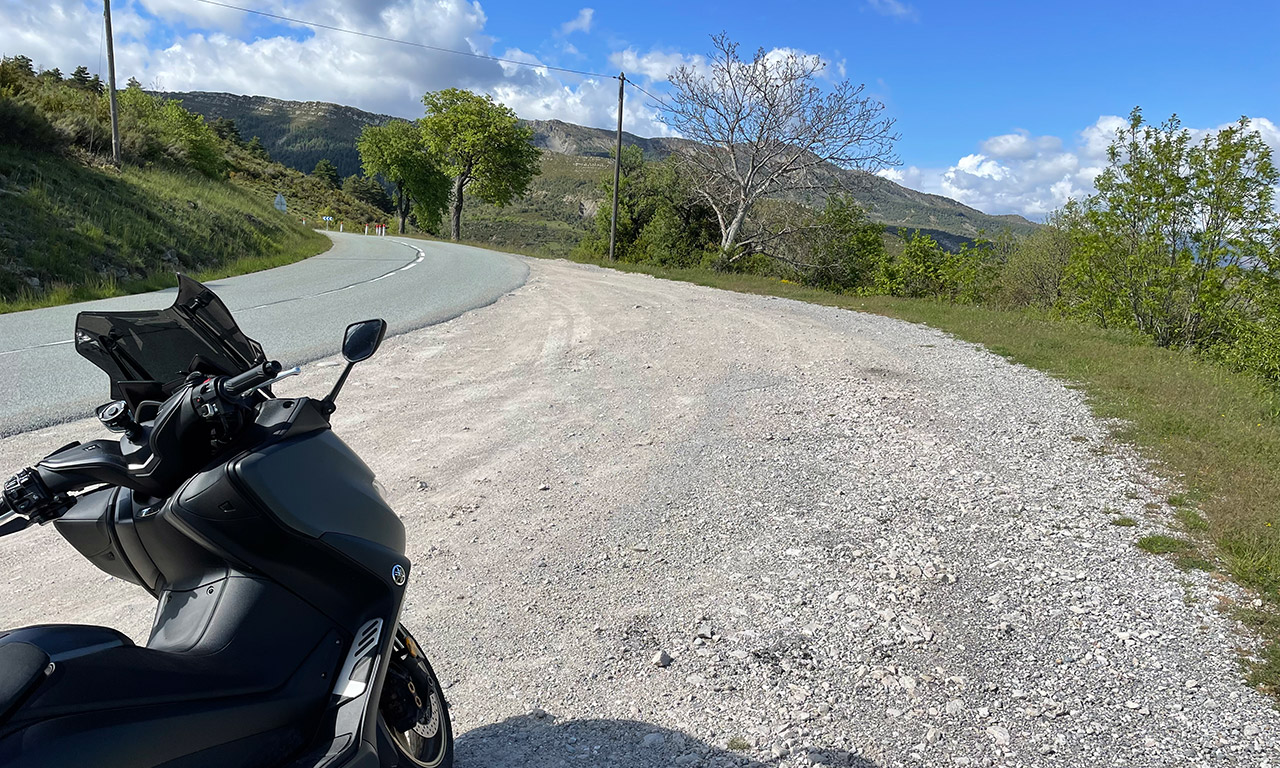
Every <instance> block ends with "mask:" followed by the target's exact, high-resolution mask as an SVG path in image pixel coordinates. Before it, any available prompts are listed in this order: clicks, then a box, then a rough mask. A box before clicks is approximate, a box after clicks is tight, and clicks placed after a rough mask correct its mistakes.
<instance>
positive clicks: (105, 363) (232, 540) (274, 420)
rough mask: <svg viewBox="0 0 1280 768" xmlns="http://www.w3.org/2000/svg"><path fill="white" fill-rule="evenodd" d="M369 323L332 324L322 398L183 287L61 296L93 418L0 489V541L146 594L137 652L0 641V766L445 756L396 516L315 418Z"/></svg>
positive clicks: (290, 763) (324, 763)
mask: <svg viewBox="0 0 1280 768" xmlns="http://www.w3.org/2000/svg"><path fill="white" fill-rule="evenodd" d="M385 332H386V323H385V322H384V321H382V320H368V321H365V322H361V323H355V324H353V325H351V326H350V327H348V328H347V333H346V338H345V339H344V340H343V344H342V353H343V356H344V357H345V358H346V359H347V361H348V363H347V366H346V368H345V369H344V370H343V371H342V374H341V376H340V378H339V379H338V382H337V384H335V385H334V387H333V390H332V391H331V392H330V393H329V394H328V396H326V397H325V398H324V399H322V400H315V399H311V398H306V397H300V398H296V399H293V398H276V397H275V396H274V395H272V393H271V385H272V384H273V383H274V382H275V381H277V380H278V379H280V378H283V377H284V376H288V375H291V374H293V373H296V372H297V370H298V369H294V370H292V371H289V372H284V373H282V372H281V366H280V364H279V363H276V362H270V361H268V360H267V359H266V356H265V355H264V354H263V352H262V347H261V346H260V345H259V344H258V343H257V342H255V341H253V340H252V339H249V338H247V337H246V336H245V335H244V334H243V333H242V332H241V331H240V329H239V328H238V327H237V326H236V323H235V321H234V320H233V319H232V318H231V314H230V313H229V312H228V311H227V308H226V306H225V305H224V304H223V303H222V301H221V300H220V299H218V297H217V296H216V295H214V293H213V292H212V291H210V290H209V289H208V288H206V287H205V286H203V285H201V284H200V283H198V282H196V281H194V280H191V279H189V278H187V277H184V276H179V290H178V298H177V300H176V302H175V303H174V305H173V306H172V307H170V308H168V309H164V310H160V311H154V312H114V313H101V312H82V313H80V315H79V317H78V318H77V322H76V331H75V345H76V349H77V351H78V352H79V353H80V354H81V355H83V356H84V357H86V358H88V359H89V360H90V361H91V362H93V363H94V364H95V365H97V366H98V367H99V368H101V369H103V370H104V371H106V372H107V374H108V375H109V376H110V377H111V388H112V395H113V397H115V398H117V399H116V400H115V401H114V402H111V403H108V404H107V405H104V406H102V407H100V408H99V409H98V411H97V415H98V418H99V419H100V420H101V421H102V423H103V424H104V425H105V426H106V427H107V429H110V430H112V431H113V432H118V433H120V437H119V439H118V440H92V441H90V442H87V443H83V444H81V443H72V444H71V445H68V446H65V447H63V448H60V449H58V450H57V451H55V452H54V453H52V454H50V455H49V456H47V457H45V458H44V459H42V460H41V461H40V462H39V463H37V464H36V465H35V466H34V467H31V468H29V469H25V470H23V471H21V472H19V473H18V474H17V475H15V476H13V477H12V478H11V479H10V480H8V481H7V482H6V483H5V484H4V488H3V501H2V502H0V535H8V534H13V533H16V532H18V531H21V530H22V529H24V528H26V527H28V526H30V525H32V524H41V525H43V524H46V523H52V524H53V526H54V527H55V528H56V529H57V530H58V532H59V533H60V534H62V536H63V537H64V538H66V540H67V541H69V542H70V543H71V544H72V546H74V547H75V548H76V549H77V550H79V551H80V553H81V554H83V555H84V556H85V557H87V558H89V560H90V561H92V562H93V564H94V565H96V566H97V567H98V568H100V569H102V570H103V571H106V572H107V573H109V574H111V575H112V576H115V577H117V578H120V579H124V580H126V581H130V582H133V583H134V584H138V585H139V586H141V587H142V588H143V589H146V590H147V591H148V592H150V593H151V594H152V595H154V596H155V597H156V599H157V600H158V601H159V604H158V606H157V608H156V614H155V621H154V624H153V626H152V629H151V636H150V638H149V639H148V641H147V644H146V646H145V647H142V646H137V645H135V644H134V643H133V642H132V641H130V639H129V638H128V637H126V636H125V635H123V634H121V633H120V632H117V631H116V630H114V629H108V628H105V627H91V626H78V625H41V626H33V627H24V628H22V629H15V630H11V631H8V632H3V633H0V766H58V767H60V768H66V767H70V766H86V767H92V768H142V767H143V766H146V767H148V768H149V767H151V766H163V768H197V767H200V768H206V767H207V768H214V767H215V766H216V767H217V768H232V767H239V766H245V767H249V766H263V767H264V768H265V767H266V766H272V767H273V768H274V767H276V766H281V767H287V768H382V767H383V766H386V767H390V766H447V765H450V764H451V763H452V760H453V732H452V728H451V725H450V723H449V715H448V709H447V708H446V705H445V701H444V696H443V694H442V692H441V688H440V683H439V681H438V680H437V678H436V675H435V672H434V671H433V670H432V668H431V665H430V663H428V661H427V658H426V656H425V655H424V654H423V651H422V648H421V646H419V645H418V643H417V642H416V641H415V640H414V638H413V636H412V635H411V634H410V633H409V631H408V630H407V629H406V628H405V627H404V626H403V625H402V624H400V623H399V617H400V610H401V606H402V604H403V602H404V589H405V582H406V581H407V579H408V577H409V568H410V565H409V561H408V559H406V558H405V554H404V551H405V533H404V526H403V525H402V524H401V522H400V520H399V518H397V517H396V514H395V512H393V511H392V510H391V508H390V507H389V506H388V505H387V503H386V501H385V500H384V498H383V492H382V488H381V486H379V485H378V483H377V482H376V481H375V480H374V476H373V472H371V471H370V470H369V468H368V467H367V466H365V464H364V462H362V461H361V460H360V458H359V457H358V456H356V454H355V453H354V452H353V451H352V450H351V449H350V448H349V447H347V445H346V444H345V443H344V442H343V441H342V440H340V439H339V438H338V437H337V436H336V435H334V433H333V431H332V430H331V429H330V426H329V417H330V415H331V414H332V413H333V412H334V398H335V397H336V396H337V394H338V391H339V390H340V389H341V387H342V385H343V383H344V382H345V381H346V378H347V375H348V374H349V373H350V371H351V368H352V366H353V365H354V364H355V363H357V362H360V361H362V360H366V359H368V358H369V357H371V356H372V355H373V354H374V352H375V351H377V349H378V346H379V345H380V344H381V342H382V337H383V335H384V334H385Z"/></svg>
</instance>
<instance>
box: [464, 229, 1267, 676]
mask: <svg viewBox="0 0 1280 768" xmlns="http://www.w3.org/2000/svg"><path fill="white" fill-rule="evenodd" d="M476 245H483V244H482V243H476ZM527 255H531V256H546V254H545V253H538V252H530V253H528V254H527ZM590 263H595V264H600V265H601V266H612V267H615V268H617V269H621V270H624V271H629V272H640V273H644V274H650V275H653V276H655V277H661V278H666V279H671V280H682V281H686V282H691V283H697V284H699V285H706V286H710V287H714V288H722V289H725V290H731V291H738V292H741V293H752V294H764V295H770V296H780V297H784V298H790V299H798V300H800V301H807V302H812V303H815V304H824V305H828V306H834V307H841V308H844V309H852V310H857V311H862V312H872V313H876V314H880V315H886V316H889V317H895V318H899V319H902V320H907V321H910V322H915V323H924V324H927V325H930V326H933V327H935V328H939V329H941V330H943V331H947V332H948V333H951V334H953V335H955V336H956V337H958V338H961V339H963V340H965V341H970V342H974V343H978V344H982V345H984V346H985V347H987V348H988V349H990V350H991V351H993V352H995V353H997V354H999V355H1002V356H1004V357H1006V358H1008V359H1009V360H1012V361H1014V362H1018V363H1021V364H1023V365H1027V366H1029V367H1032V368H1036V369H1039V370H1041V371H1044V372H1046V373H1049V374H1050V375H1053V376H1055V377H1057V378H1060V379H1062V380H1064V381H1066V382H1068V386H1072V387H1076V388H1079V389H1081V390H1082V391H1083V392H1084V393H1085V395H1086V396H1087V397H1088V400H1089V403H1090V405H1091V406H1092V408H1093V410H1094V412H1095V413H1096V414H1097V415H1098V416H1100V417H1103V418H1108V419H1116V420H1117V421H1116V422H1115V424H1116V427H1115V438H1116V439H1117V440H1120V441H1123V442H1127V443H1131V444H1133V445H1135V446H1137V447H1138V449H1139V450H1140V451H1141V453H1142V454H1143V455H1144V456H1145V457H1147V458H1149V459H1151V460H1154V461H1155V462H1157V463H1158V465H1159V467H1158V471H1159V472H1160V474H1162V475H1164V476H1166V477H1169V478H1170V479H1171V480H1173V481H1174V483H1175V487H1174V488H1173V489H1172V490H1169V491H1167V492H1168V496H1167V498H1166V499H1165V500H1164V503H1162V504H1157V505H1153V506H1151V507H1150V508H1149V509H1148V510H1147V515H1148V516H1149V518H1150V519H1151V520H1152V521H1155V522H1159V523H1166V524H1168V525H1169V526H1170V527H1171V528H1172V529H1173V530H1172V531H1171V534H1172V535H1156V536H1147V537H1143V538H1140V539H1138V540H1136V541H1135V546H1137V547H1139V548H1141V549H1143V550H1146V551H1148V552H1151V553H1152V554H1154V555H1160V556H1166V557H1169V558H1171V559H1172V560H1173V562H1174V563H1175V564H1176V565H1177V566H1178V567H1179V568H1182V569H1184V570H1188V569H1199V570H1207V571H1211V572H1214V573H1216V574H1221V575H1222V576H1223V577H1230V578H1233V579H1234V580H1235V581H1237V582H1238V583H1239V584H1241V585H1242V586H1244V587H1245V588H1246V589H1248V590H1250V591H1252V592H1253V593H1255V594H1256V596H1257V597H1258V598H1261V600H1262V607H1261V608H1257V607H1255V606H1253V605H1251V604H1248V603H1246V604H1244V605H1226V604H1224V605H1223V608H1229V609H1231V610H1232V611H1233V615H1234V616H1236V617H1237V618H1239V619H1241V620H1242V621H1243V622H1244V623H1246V624H1248V625H1250V626H1251V627H1253V628H1254V629H1255V630H1256V631H1257V632H1258V633H1259V635H1260V636H1261V637H1262V638H1263V640H1264V642H1265V647H1264V649H1263V651H1262V653H1261V654H1260V656H1259V657H1257V658H1252V657H1251V658H1249V659H1248V660H1247V661H1246V663H1245V667H1246V670H1245V671H1246V674H1247V676H1248V679H1249V681H1250V682H1251V683H1253V684H1254V685H1256V686H1257V687H1258V688H1259V689H1260V690H1262V691H1264V692H1267V693H1270V694H1272V695H1280V396H1278V394H1277V393H1276V392H1274V391H1272V390H1270V389H1268V388H1267V387H1266V386H1265V385H1263V384H1262V383H1261V382H1259V381H1257V380H1256V379H1254V378H1252V377H1250V376H1247V375H1244V374H1237V373H1233V372H1231V371H1228V370H1226V369H1224V368H1222V367H1220V366H1218V365H1215V364H1213V363H1210V362H1207V361H1205V360H1203V359H1200V358H1198V357H1196V356H1195V355H1193V354H1189V353H1181V352H1175V351H1172V350H1168V349H1161V348H1159V347H1155V346H1153V345H1151V344H1150V343H1149V342H1147V341H1146V340H1145V339H1143V338H1141V337H1139V336H1137V335H1135V334H1132V333H1128V332H1122V331H1114V330H1104V329H1101V328H1097V327H1095V326H1091V325H1084V324H1079V323H1074V322H1068V321H1061V320H1054V319H1051V318H1048V317H1045V316H1043V315H1037V314H1033V313H1029V312H1022V311H1005V310H999V309H992V308H988V307H976V306H961V305H955V304H948V303H943V302H939V301H932V300H922V299H898V298H892V297H886V296H848V295H840V294H834V293H830V292H827V291H821V290H816V289H813V288H806V287H804V286H801V285H795V284H792V283H786V282H781V281H779V280H777V279H771V278H765V277H756V276H751V275H733V274H725V273H720V272H713V271H710V270H673V269H662V268H654V267H650V266H646V265H636V264H616V265H610V264H601V262H598V261H593V262H590ZM1099 511H1100V512H1101V511H1103V510H1101V509H1100V510H1099ZM1099 520H1100V524H1104V525H1105V524H1108V523H1110V524H1113V525H1119V526H1121V527H1125V526H1130V525H1133V524H1134V523H1135V522H1136V521H1133V520H1131V519H1127V518H1120V517H1111V518H1104V517H1102V516H1100V517H1099Z"/></svg>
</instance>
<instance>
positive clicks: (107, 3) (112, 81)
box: [102, 0, 120, 165]
mask: <svg viewBox="0 0 1280 768" xmlns="http://www.w3.org/2000/svg"><path fill="white" fill-rule="evenodd" d="M102 16H103V18H105V19H106V20H107V101H108V102H109V103H110V104H111V159H112V161H113V162H115V164H116V165H120V113H119V112H118V111H117V109H116V47H115V44H114V43H113V42H112V40H111V0H102Z"/></svg>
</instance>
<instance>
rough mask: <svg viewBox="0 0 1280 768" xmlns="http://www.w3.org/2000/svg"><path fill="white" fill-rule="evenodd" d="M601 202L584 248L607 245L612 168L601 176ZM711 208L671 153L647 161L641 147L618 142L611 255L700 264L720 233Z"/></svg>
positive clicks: (595, 250)
mask: <svg viewBox="0 0 1280 768" xmlns="http://www.w3.org/2000/svg"><path fill="white" fill-rule="evenodd" d="M600 189H601V197H602V199H603V201H604V203H603V204H602V205H601V206H600V207H599V208H597V209H596V215H595V228H594V229H595V231H594V232H593V234H592V235H591V236H589V237H588V238H586V239H585V240H584V242H583V243H582V246H581V250H582V252H584V253H587V254H590V255H593V256H598V255H601V254H604V253H607V252H608V250H609V224H610V219H611V218H612V214H613V209H612V205H611V201H612V199H613V173H612V171H610V172H609V173H608V174H607V175H606V177H605V179H604V180H603V181H602V182H601V185H600ZM716 226H717V225H716V220H715V214H714V212H713V211H712V210H711V209H710V208H709V207H708V206H707V205H706V204H705V203H704V202H702V200H701V199H700V198H698V197H697V195H696V194H695V193H694V191H693V187H692V184H691V183H690V180H689V179H688V178H687V177H685V175H684V174H683V173H682V172H681V169H680V167H679V165H678V164H677V163H676V162H675V161H674V160H673V159H670V158H668V159H666V160H662V161H659V162H648V161H646V160H645V159H644V155H643V153H642V152H641V150H640V148H639V147H637V146H634V145H630V144H629V145H626V146H624V147H623V148H622V163H621V174H620V177H619V183H618V227H617V243H616V248H615V251H614V256H615V258H617V259H618V260H620V261H630V262H643V263H650V264H661V265H664V266H674V267H687V266H695V265H697V264H699V263H700V262H701V261H702V260H703V258H704V256H705V255H706V253H707V251H708V249H709V248H710V246H711V244H712V243H714V242H715V241H716V239H717V238H718V237H719V235H718V234H717V231H718V230H717V228H716Z"/></svg>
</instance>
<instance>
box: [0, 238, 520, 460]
mask: <svg viewBox="0 0 1280 768" xmlns="http://www.w3.org/2000/svg"><path fill="white" fill-rule="evenodd" d="M329 234H330V236H331V237H332V238H333V240H334V245H333V248H331V249H330V250H329V251H327V252H325V253H323V254H320V255H319V256H314V257H312V258H310V259H306V260H304V261H300V262H297V263H294V264H290V265H288V266H284V267H278V268H276V269H271V270H267V271H265V272H257V273H254V274H251V275H242V276H240V277H233V278H228V279H225V280H217V281H213V282H210V283H208V285H209V287H211V288H213V289H214V290H215V291H216V292H217V294H218V295H219V296H220V297H221V298H222V300H223V301H224V302H225V303H226V305H227V307H228V308H230V310H231V312H232V314H233V315H234V316H235V318H236V320H237V322H239V324H240V328H241V329H242V330H243V331H244V332H245V333H246V334H248V335H249V336H250V337H251V338H254V339H257V340H258V341H259V342H261V343H262V346H263V349H264V350H266V353H267V355H268V356H269V357H270V358H272V359H275V360H279V361H280V362H281V363H283V364H284V365H285V367H289V366H292V365H299V364H303V363H306V362H308V361H311V360H316V359H318V358H321V357H325V356H328V355H332V354H334V353H335V352H336V351H337V350H338V348H339V346H340V345H341V343H342V333H343V330H344V329H345V328H346V326H347V325H348V324H350V323H352V322H355V321H357V320H365V319H368V318H370V317H382V318H384V319H386V321H387V323H388V325H389V328H388V334H395V333H404V332H406V331H410V330H413V329H415V328H421V327H423V326H427V325H432V324H434V323H440V322H444V321H446V320H450V319H452V318H455V317H457V316H458V315H461V314H462V313H464V312H466V311H468V310H471V309H475V308H477V307H483V306H485V305H488V304H491V303H493V302H494V301H496V300H497V299H498V298H499V297H501V296H503V295H504V294H506V293H507V292H509V291H512V290H514V289H515V288H518V287H519V286H521V285H523V284H524V281H525V278H526V277H527V276H528V274H529V269H528V267H527V266H525V264H524V263H523V262H521V261H520V260H519V259H517V258H514V257H512V256H507V255H505V254H500V253H495V252H493V251H486V250H484V249H481V248H471V247H468V246H464V245H453V244H448V243H433V242H427V241H422V240H407V239H406V240H401V239H397V238H394V237H381V238H377V237H366V236H363V235H355V234H337V233H329ZM176 290H177V289H176V288H174V289H169V290H165V291H157V292H154V293H144V294H137V295H133V296H121V297H118V298H114V299H104V300H101V301H90V302H84V303H82V304H73V305H68V306H62V307H50V308H48V309H37V310H32V311H29V312H17V313H13V314H7V315H0V437H3V436H7V435H12V434H16V433H18V432H24V431H27V430H30V429H36V428H39V427H43V426H48V425H50V424H56V423H59V422H63V421H67V420H69V419H74V418H82V417H84V416H87V415H91V411H92V409H93V407H94V406H96V405H99V404H101V403H103V402H106V401H107V400H108V399H109V396H108V390H107V378H106V374H104V373H102V372H101V371H100V370H98V369H97V368H96V367H94V366H93V365H91V364H90V363H89V362H88V361H86V360H84V359H83V358H82V357H80V356H79V355H78V354H76V351H75V348H74V346H73V345H72V344H71V333H72V330H73V328H74V327H75V318H76V314H77V313H78V312H80V311H82V310H137V309H160V308H163V307H167V306H169V305H170V304H172V303H173V297H174V294H175V293H176ZM327 381H328V379H327V378H326V383H327ZM320 386H321V387H322V388H323V385H320Z"/></svg>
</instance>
